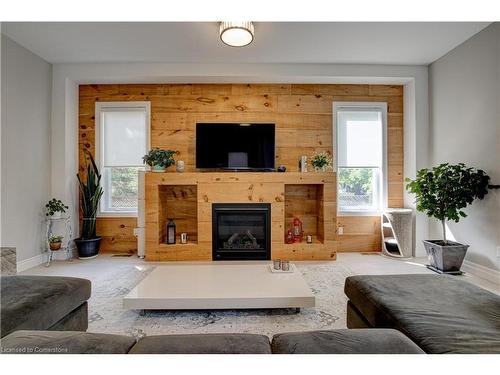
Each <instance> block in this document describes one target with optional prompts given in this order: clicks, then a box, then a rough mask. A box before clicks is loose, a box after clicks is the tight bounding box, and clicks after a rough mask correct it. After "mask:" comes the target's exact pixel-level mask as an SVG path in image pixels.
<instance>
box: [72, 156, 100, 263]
mask: <svg viewBox="0 0 500 375" xmlns="http://www.w3.org/2000/svg"><path fill="white" fill-rule="evenodd" d="M85 154H86V155H88V158H86V159H85V161H86V181H85V182H84V181H82V179H81V178H80V176H79V175H78V174H77V175H76V177H77V178H78V185H79V187H80V203H81V204H80V208H81V210H82V214H83V220H82V232H81V237H80V238H77V239H75V244H76V248H77V249H78V257H79V258H80V259H90V258H95V257H96V256H97V254H98V253H99V246H100V243H101V237H99V236H97V235H96V215H97V210H98V208H99V201H100V200H101V196H102V193H103V190H102V187H101V175H100V174H99V170H98V169H97V165H96V164H95V161H94V158H93V157H92V155H91V154H90V153H89V152H88V151H85ZM88 159H90V163H89V162H88Z"/></svg>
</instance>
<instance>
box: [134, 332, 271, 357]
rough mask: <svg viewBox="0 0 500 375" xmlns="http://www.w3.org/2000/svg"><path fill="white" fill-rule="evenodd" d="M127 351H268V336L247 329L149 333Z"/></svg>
mask: <svg viewBox="0 0 500 375" xmlns="http://www.w3.org/2000/svg"><path fill="white" fill-rule="evenodd" d="M130 354H271V346H270V345H269V338H268V337H267V336H263V335H253V334H247V333H223V334H222V333H221V334H200V335H161V336H148V337H145V338H143V339H142V340H141V341H139V342H138V343H137V344H136V345H135V346H134V347H133V348H132V349H131V350H130Z"/></svg>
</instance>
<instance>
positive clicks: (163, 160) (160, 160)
mask: <svg viewBox="0 0 500 375" xmlns="http://www.w3.org/2000/svg"><path fill="white" fill-rule="evenodd" d="M178 153H179V152H178V151H173V150H162V149H159V148H153V149H151V150H150V151H149V152H148V153H147V155H144V157H143V158H142V160H143V161H144V163H145V164H147V165H149V166H150V167H151V171H152V172H165V169H166V168H168V167H170V166H171V165H174V164H175V160H174V155H175V154H178Z"/></svg>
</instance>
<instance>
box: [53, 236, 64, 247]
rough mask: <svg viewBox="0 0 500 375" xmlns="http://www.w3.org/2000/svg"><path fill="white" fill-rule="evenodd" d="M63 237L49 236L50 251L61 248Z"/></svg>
mask: <svg viewBox="0 0 500 375" xmlns="http://www.w3.org/2000/svg"><path fill="white" fill-rule="evenodd" d="M63 238H64V237H63V236H51V237H50V238H49V247H50V250H52V251H57V250H59V249H60V248H61V244H62V239H63Z"/></svg>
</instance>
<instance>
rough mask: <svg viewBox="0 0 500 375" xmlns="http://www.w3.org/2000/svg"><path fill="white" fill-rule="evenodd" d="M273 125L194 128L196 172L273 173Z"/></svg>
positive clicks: (202, 124)
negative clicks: (240, 171)
mask: <svg viewBox="0 0 500 375" xmlns="http://www.w3.org/2000/svg"><path fill="white" fill-rule="evenodd" d="M274 133H275V131H274V124H248V123H245V124H235V123H233V124H228V123H225V124H222V123H209V124H207V123H198V124H196V168H200V169H228V170H242V171H244V170H249V171H252V170H255V171H271V170H274Z"/></svg>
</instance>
